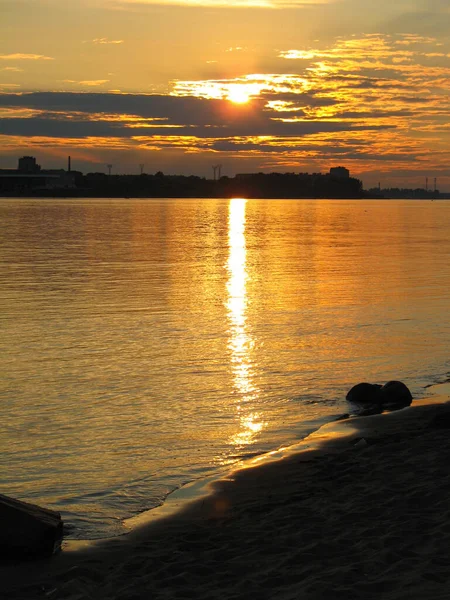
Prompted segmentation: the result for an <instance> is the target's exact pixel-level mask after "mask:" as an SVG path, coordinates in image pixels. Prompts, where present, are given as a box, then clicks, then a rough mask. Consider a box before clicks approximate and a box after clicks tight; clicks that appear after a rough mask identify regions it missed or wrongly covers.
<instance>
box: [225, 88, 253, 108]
mask: <svg viewBox="0 0 450 600" xmlns="http://www.w3.org/2000/svg"><path fill="white" fill-rule="evenodd" d="M227 98H228V100H229V101H230V102H234V104H245V103H246V102H248V101H249V100H250V94H249V92H248V91H247V90H246V89H245V88H244V86H240V85H237V86H233V87H230V89H229V91H228V96H227Z"/></svg>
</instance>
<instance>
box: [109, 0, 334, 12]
mask: <svg viewBox="0 0 450 600" xmlns="http://www.w3.org/2000/svg"><path fill="white" fill-rule="evenodd" d="M337 2H339V0H116V2H113V3H112V4H111V2H109V4H108V7H109V8H115V9H119V10H126V9H127V8H130V9H133V8H134V9H135V8H139V7H141V8H142V7H145V6H155V5H159V6H161V5H162V6H186V7H199V8H227V9H230V8H250V9H251V8H253V9H254V8H259V9H281V8H302V7H310V6H321V5H323V4H334V3H337Z"/></svg>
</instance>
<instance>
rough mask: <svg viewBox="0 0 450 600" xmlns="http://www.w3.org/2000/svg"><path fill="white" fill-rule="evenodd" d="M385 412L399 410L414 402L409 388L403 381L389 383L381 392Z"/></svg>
mask: <svg viewBox="0 0 450 600" xmlns="http://www.w3.org/2000/svg"><path fill="white" fill-rule="evenodd" d="M380 393H381V397H382V402H381V404H382V406H383V410H399V409H400V408H405V407H406V406H409V405H410V404H411V402H412V400H413V397H412V394H411V392H410V391H409V389H408V387H407V386H406V385H405V384H404V383H402V382H401V381H388V382H387V383H385V384H384V385H383V387H382V388H381V390H380Z"/></svg>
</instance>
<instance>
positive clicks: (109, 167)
mask: <svg viewBox="0 0 450 600" xmlns="http://www.w3.org/2000/svg"><path fill="white" fill-rule="evenodd" d="M106 166H107V168H108V175H111V169H112V168H113V166H112V165H106Z"/></svg>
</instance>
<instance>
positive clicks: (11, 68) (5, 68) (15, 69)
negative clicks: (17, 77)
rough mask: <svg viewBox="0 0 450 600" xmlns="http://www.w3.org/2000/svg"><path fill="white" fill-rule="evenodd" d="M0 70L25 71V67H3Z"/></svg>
mask: <svg viewBox="0 0 450 600" xmlns="http://www.w3.org/2000/svg"><path fill="white" fill-rule="evenodd" d="M0 71H10V72H11V73H23V69H19V68H18V67H3V69H0Z"/></svg>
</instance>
